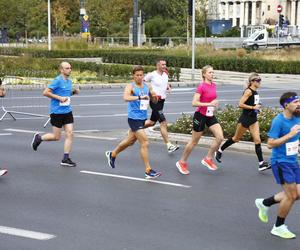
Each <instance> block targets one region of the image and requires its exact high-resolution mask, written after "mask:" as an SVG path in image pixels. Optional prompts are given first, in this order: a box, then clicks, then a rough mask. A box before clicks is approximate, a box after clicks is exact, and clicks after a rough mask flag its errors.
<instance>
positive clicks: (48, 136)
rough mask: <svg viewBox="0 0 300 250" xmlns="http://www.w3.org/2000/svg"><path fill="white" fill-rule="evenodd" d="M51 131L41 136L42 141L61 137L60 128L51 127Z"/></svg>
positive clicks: (57, 139) (55, 139) (56, 139)
mask: <svg viewBox="0 0 300 250" xmlns="http://www.w3.org/2000/svg"><path fill="white" fill-rule="evenodd" d="M52 131H53V132H52V133H47V134H44V135H42V136H41V138H42V140H43V141H59V140H60V137H61V128H57V127H54V126H53V127H52Z"/></svg>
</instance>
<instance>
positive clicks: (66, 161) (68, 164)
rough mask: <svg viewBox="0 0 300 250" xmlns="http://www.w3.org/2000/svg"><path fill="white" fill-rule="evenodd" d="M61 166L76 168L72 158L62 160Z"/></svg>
mask: <svg viewBox="0 0 300 250" xmlns="http://www.w3.org/2000/svg"><path fill="white" fill-rule="evenodd" d="M60 165H61V166H66V167H76V163H75V162H73V161H72V160H71V159H70V158H67V159H64V160H62V161H61V163H60Z"/></svg>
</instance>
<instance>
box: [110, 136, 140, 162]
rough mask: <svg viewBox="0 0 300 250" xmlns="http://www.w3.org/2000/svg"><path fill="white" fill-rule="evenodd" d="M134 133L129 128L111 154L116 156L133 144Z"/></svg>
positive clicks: (134, 139)
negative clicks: (126, 134) (125, 135)
mask: <svg viewBox="0 0 300 250" xmlns="http://www.w3.org/2000/svg"><path fill="white" fill-rule="evenodd" d="M136 139H137V138H136V136H135V133H134V132H132V130H129V133H128V136H127V137H126V138H125V139H124V140H123V141H121V142H120V143H119V144H118V146H117V147H116V148H115V149H114V150H113V151H112V156H113V157H116V156H117V155H118V154H119V153H121V152H122V151H123V150H125V149H126V148H127V147H129V146H131V145H133V144H134V143H135V142H136Z"/></svg>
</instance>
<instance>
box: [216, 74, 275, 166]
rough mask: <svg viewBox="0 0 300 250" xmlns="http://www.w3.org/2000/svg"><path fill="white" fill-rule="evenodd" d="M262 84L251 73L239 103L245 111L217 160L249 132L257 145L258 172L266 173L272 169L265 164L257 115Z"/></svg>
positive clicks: (257, 76) (218, 154) (258, 78)
mask: <svg viewBox="0 0 300 250" xmlns="http://www.w3.org/2000/svg"><path fill="white" fill-rule="evenodd" d="M260 83H261V78H260V76H259V74H257V73H251V74H250V76H249V81H248V86H247V88H246V89H245V91H244V93H243V96H242V97H241V99H240V102H239V107H240V108H241V109H242V110H243V111H242V114H241V116H240V118H239V120H238V125H237V128H236V131H235V134H234V136H233V137H232V138H229V139H228V140H227V141H226V142H225V143H224V144H223V145H222V146H221V147H220V148H219V149H218V151H217V152H216V154H215V158H216V160H217V161H218V162H221V157H222V153H223V151H224V150H225V149H226V148H228V147H229V146H231V145H232V144H234V143H236V142H238V141H239V140H240V139H241V138H242V137H243V135H244V134H245V133H246V131H247V130H249V131H250V134H251V136H252V138H253V142H254V144H255V152H256V155H257V158H258V171H264V170H266V169H269V168H271V166H270V164H269V163H268V162H265V161H264V159H263V155H262V149H261V140H260V132H259V124H258V121H257V114H258V113H259V112H260V108H261V104H260V102H259V95H258V93H257V91H256V90H257V89H258V88H259V87H260Z"/></svg>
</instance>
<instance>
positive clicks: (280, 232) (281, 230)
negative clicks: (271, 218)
mask: <svg viewBox="0 0 300 250" xmlns="http://www.w3.org/2000/svg"><path fill="white" fill-rule="evenodd" d="M271 234H273V235H275V236H278V237H281V238H283V239H293V238H296V235H295V234H293V233H292V232H291V231H290V230H288V228H287V226H286V225H285V224H283V225H281V226H280V227H276V226H275V225H274V226H273V228H272V230H271Z"/></svg>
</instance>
